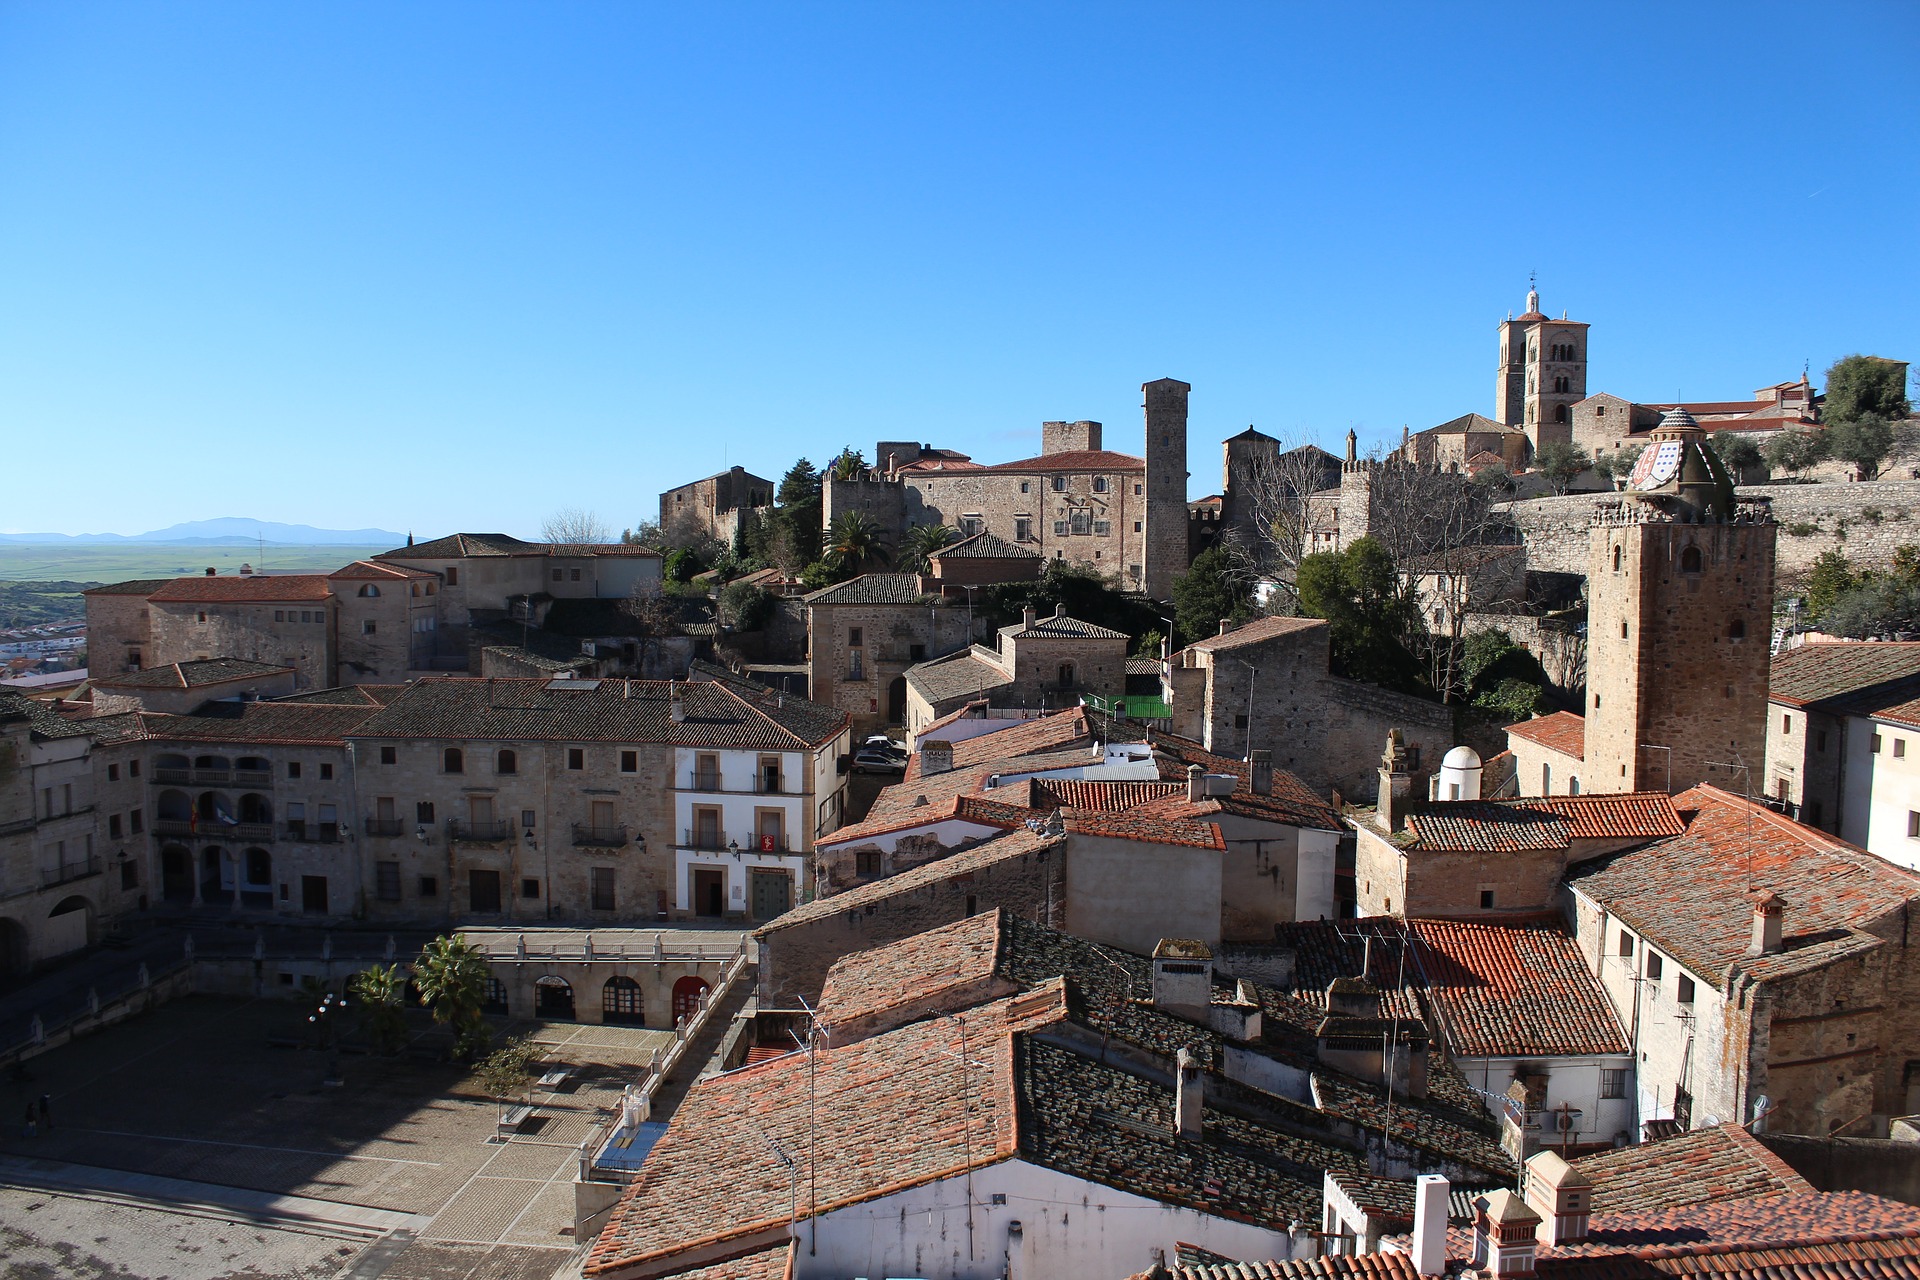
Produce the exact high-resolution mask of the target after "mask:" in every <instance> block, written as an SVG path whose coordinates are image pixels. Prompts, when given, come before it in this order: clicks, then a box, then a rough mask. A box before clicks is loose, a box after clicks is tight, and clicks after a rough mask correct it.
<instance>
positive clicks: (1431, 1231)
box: [1413, 1173, 1449, 1276]
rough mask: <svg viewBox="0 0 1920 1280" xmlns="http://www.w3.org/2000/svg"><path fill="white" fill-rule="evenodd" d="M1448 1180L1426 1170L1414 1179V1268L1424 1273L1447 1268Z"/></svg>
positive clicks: (1441, 1271)
mask: <svg viewBox="0 0 1920 1280" xmlns="http://www.w3.org/2000/svg"><path fill="white" fill-rule="evenodd" d="M1448 1190H1449V1188H1448V1186H1447V1180H1446V1179H1445V1178H1443V1177H1441V1176H1440V1175H1439V1174H1437V1173H1423V1174H1421V1175H1420V1176H1419V1177H1417V1178H1415V1179H1414V1180H1413V1269H1414V1270H1415V1271H1417V1272H1419V1273H1420V1274H1421V1275H1423V1276H1437V1275H1443V1274H1445V1272H1446V1269H1447V1193H1448Z"/></svg>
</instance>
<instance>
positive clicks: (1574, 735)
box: [1507, 711, 1587, 760]
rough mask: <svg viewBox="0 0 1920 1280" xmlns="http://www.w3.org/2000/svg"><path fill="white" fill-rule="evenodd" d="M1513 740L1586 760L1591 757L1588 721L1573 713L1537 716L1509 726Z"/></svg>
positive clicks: (1564, 712)
mask: <svg viewBox="0 0 1920 1280" xmlns="http://www.w3.org/2000/svg"><path fill="white" fill-rule="evenodd" d="M1507 736H1508V737H1509V738H1524V739H1526V740H1527V741H1528V742H1532V743H1536V744H1538V745H1539V746H1543V747H1545V748H1546V749H1547V750H1549V751H1558V752H1559V753H1560V754H1561V755H1563V756H1571V757H1572V758H1573V759H1575V760H1584V759H1586V755H1587V722H1586V719H1585V718H1584V717H1582V716H1577V715H1575V714H1573V712H1571V711H1556V712H1554V713H1553V714H1552V715H1550V716H1535V717H1534V718H1533V719H1531V720H1522V721H1521V722H1520V723H1519V724H1510V725H1508V726H1507Z"/></svg>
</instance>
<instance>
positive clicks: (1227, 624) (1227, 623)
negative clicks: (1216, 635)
mask: <svg viewBox="0 0 1920 1280" xmlns="http://www.w3.org/2000/svg"><path fill="white" fill-rule="evenodd" d="M1231 630H1233V619H1232V618H1222V619H1220V634H1221V635H1225V634H1227V632H1229V631H1231Z"/></svg>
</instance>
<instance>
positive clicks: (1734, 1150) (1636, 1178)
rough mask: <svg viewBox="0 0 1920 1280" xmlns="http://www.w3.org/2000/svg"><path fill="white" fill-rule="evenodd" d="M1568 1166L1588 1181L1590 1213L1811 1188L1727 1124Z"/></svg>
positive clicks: (1682, 1205) (1757, 1142)
mask: <svg viewBox="0 0 1920 1280" xmlns="http://www.w3.org/2000/svg"><path fill="white" fill-rule="evenodd" d="M1574 1167H1575V1168H1576V1169H1578V1170H1579V1171H1580V1172H1581V1173H1583V1174H1585V1175H1586V1176H1587V1177H1588V1178H1589V1179H1591V1180H1592V1182H1593V1211H1594V1212H1595V1213H1605V1214H1615V1213H1621V1212H1646V1211H1657V1210H1669V1209H1684V1208H1687V1207H1688V1206H1690V1205H1705V1204H1714V1203H1718V1202H1720V1201H1725V1200H1749V1199H1752V1198H1754V1197H1756V1196H1781V1195H1791V1194H1795V1193H1800V1192H1806V1191H1812V1190H1813V1186H1812V1184H1810V1183H1809V1182H1808V1181H1807V1180H1806V1179H1805V1178H1803V1177H1801V1176H1800V1175H1799V1174H1797V1173H1795V1172H1794V1171H1793V1169H1792V1168H1791V1167H1790V1166H1789V1165H1788V1164H1787V1162H1786V1161H1784V1160H1782V1159H1781V1158H1780V1157H1779V1156H1777V1155H1775V1154H1773V1152H1771V1151H1769V1150H1767V1148H1766V1147H1765V1146H1763V1145H1761V1143H1760V1140H1759V1139H1758V1138H1755V1137H1754V1136H1753V1135H1752V1134H1750V1133H1748V1132H1747V1131H1746V1130H1745V1129H1743V1128H1741V1127H1740V1126H1739V1125H1733V1124H1719V1125H1712V1126H1710V1127H1708V1128H1705V1129H1695V1130H1693V1131H1691V1132H1689V1133H1683V1134H1680V1135H1678V1136H1676V1137H1672V1138H1664V1139H1662V1140H1660V1141H1658V1142H1643V1143H1641V1144H1639V1145H1638V1146H1632V1147H1622V1148H1620V1149H1619V1150H1618V1151H1606V1152H1602V1153H1600V1154H1599V1155H1592V1156H1584V1157H1582V1158H1581V1159H1579V1160H1576V1161H1574Z"/></svg>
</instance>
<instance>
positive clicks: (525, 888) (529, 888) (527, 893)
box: [520, 880, 540, 898]
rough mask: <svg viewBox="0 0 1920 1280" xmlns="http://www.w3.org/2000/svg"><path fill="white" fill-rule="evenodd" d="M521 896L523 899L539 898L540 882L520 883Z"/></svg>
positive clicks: (523, 881) (525, 881)
mask: <svg viewBox="0 0 1920 1280" xmlns="http://www.w3.org/2000/svg"><path fill="white" fill-rule="evenodd" d="M520 896H521V897H523V898H537V897H539V896H540V882H539V881H538V880H522V881H521V882H520Z"/></svg>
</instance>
